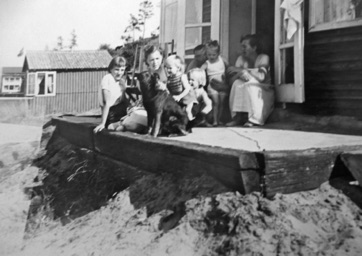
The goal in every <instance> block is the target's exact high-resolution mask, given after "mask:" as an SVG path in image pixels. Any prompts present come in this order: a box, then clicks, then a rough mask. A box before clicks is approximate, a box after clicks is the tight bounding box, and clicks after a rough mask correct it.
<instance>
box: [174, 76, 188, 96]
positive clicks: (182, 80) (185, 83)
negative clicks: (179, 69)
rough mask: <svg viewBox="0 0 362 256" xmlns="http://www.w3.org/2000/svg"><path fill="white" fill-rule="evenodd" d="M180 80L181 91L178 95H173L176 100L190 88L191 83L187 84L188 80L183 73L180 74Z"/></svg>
mask: <svg viewBox="0 0 362 256" xmlns="http://www.w3.org/2000/svg"><path fill="white" fill-rule="evenodd" d="M181 82H182V87H183V89H184V90H183V91H182V93H180V94H179V95H174V96H173V98H174V99H175V100H176V101H180V100H181V99H182V98H183V97H185V96H186V95H187V94H188V93H189V92H190V90H191V85H190V84H189V81H188V80H187V76H186V75H185V74H183V75H182V76H181Z"/></svg>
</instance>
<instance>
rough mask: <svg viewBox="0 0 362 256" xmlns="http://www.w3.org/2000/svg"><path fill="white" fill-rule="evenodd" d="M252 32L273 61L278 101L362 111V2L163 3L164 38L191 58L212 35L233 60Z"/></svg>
mask: <svg viewBox="0 0 362 256" xmlns="http://www.w3.org/2000/svg"><path fill="white" fill-rule="evenodd" d="M253 33H257V34H260V35H263V38H264V40H263V42H264V47H265V51H266V53H267V54H269V56H270V57H271V60H272V61H273V63H272V64H273V65H272V70H273V71H274V73H273V77H274V82H275V88H276V95H277V101H278V102H281V103H283V105H285V104H284V103H293V104H289V105H290V106H292V105H293V106H294V105H299V106H301V107H302V108H303V109H304V110H305V111H310V112H311V113H316V114H317V113H322V114H341V115H350V116H356V117H358V118H361V117H362V111H360V109H361V108H362V54H361V52H362V1H361V0H162V1H161V25H160V43H161V44H165V43H169V42H171V41H172V40H173V41H174V42H175V49H176V52H177V54H179V55H181V56H182V57H184V58H185V60H186V62H187V61H189V60H190V59H192V57H193V51H192V50H193V48H194V47H195V46H196V45H198V44H200V43H204V42H206V41H208V40H210V39H212V40H219V42H220V44H221V53H222V55H223V57H225V58H226V59H227V60H228V61H229V63H230V64H234V63H235V60H236V58H237V56H238V51H239V40H240V37H241V36H242V35H246V34H253ZM289 36H290V38H289ZM294 103H297V104H294Z"/></svg>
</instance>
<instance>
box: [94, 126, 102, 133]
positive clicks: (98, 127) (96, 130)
mask: <svg viewBox="0 0 362 256" xmlns="http://www.w3.org/2000/svg"><path fill="white" fill-rule="evenodd" d="M104 128H105V127H104V124H100V125H97V127H96V128H94V129H93V132H94V133H97V132H100V131H102V130H103V129H104Z"/></svg>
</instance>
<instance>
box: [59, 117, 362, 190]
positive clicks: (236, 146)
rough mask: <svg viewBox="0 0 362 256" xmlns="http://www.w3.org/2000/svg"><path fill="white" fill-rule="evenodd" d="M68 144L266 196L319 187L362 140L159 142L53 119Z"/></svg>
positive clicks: (208, 133) (295, 136)
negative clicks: (202, 176) (203, 176)
mask: <svg viewBox="0 0 362 256" xmlns="http://www.w3.org/2000/svg"><path fill="white" fill-rule="evenodd" d="M53 123H54V124H55V126H56V128H57V130H58V134H59V135H60V136H62V137H64V138H65V139H67V140H68V141H69V142H70V143H72V144H74V145H77V146H80V147H85V148H88V149H90V150H92V151H94V152H95V153H96V154H98V155H101V156H105V157H108V158H110V159H113V160H116V161H119V162H121V163H123V164H126V166H129V167H130V168H129V170H130V171H132V170H135V169H140V170H144V171H149V172H156V173H162V172H175V173H177V172H178V173H189V174H193V173H206V174H208V175H210V176H213V177H214V178H215V179H217V180H219V181H220V182H221V183H223V184H224V185H226V186H228V187H229V188H231V189H233V190H238V191H239V192H241V193H243V194H246V193H251V192H253V191H260V192H262V193H263V194H264V195H266V196H267V197H272V196H273V195H275V194H276V193H292V192H297V191H305V190H310V189H315V188H317V187H319V186H320V185H321V184H322V183H323V182H326V181H328V180H329V178H330V177H331V173H332V171H333V168H334V166H335V163H336V160H337V158H338V157H339V156H340V155H341V154H342V153H344V152H350V151H355V150H362V137H361V136H351V135H337V134H329V133H316V132H301V131H290V130H278V129H267V128H261V127H257V128H243V127H233V128H228V127H217V128H194V129H193V133H191V134H189V135H187V136H183V137H158V138H153V137H151V136H148V135H140V134H134V133H130V132H115V131H108V130H104V131H102V132H100V133H97V134H94V133H93V128H94V127H95V126H96V125H97V124H98V123H99V118H95V117H79V116H78V117H75V116H64V117H61V118H54V119H53Z"/></svg>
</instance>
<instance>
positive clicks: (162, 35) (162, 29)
mask: <svg viewBox="0 0 362 256" xmlns="http://www.w3.org/2000/svg"><path fill="white" fill-rule="evenodd" d="M165 1H166V0H161V15H160V44H161V45H163V44H164V43H165V25H166V21H165V10H166V3H165Z"/></svg>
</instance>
